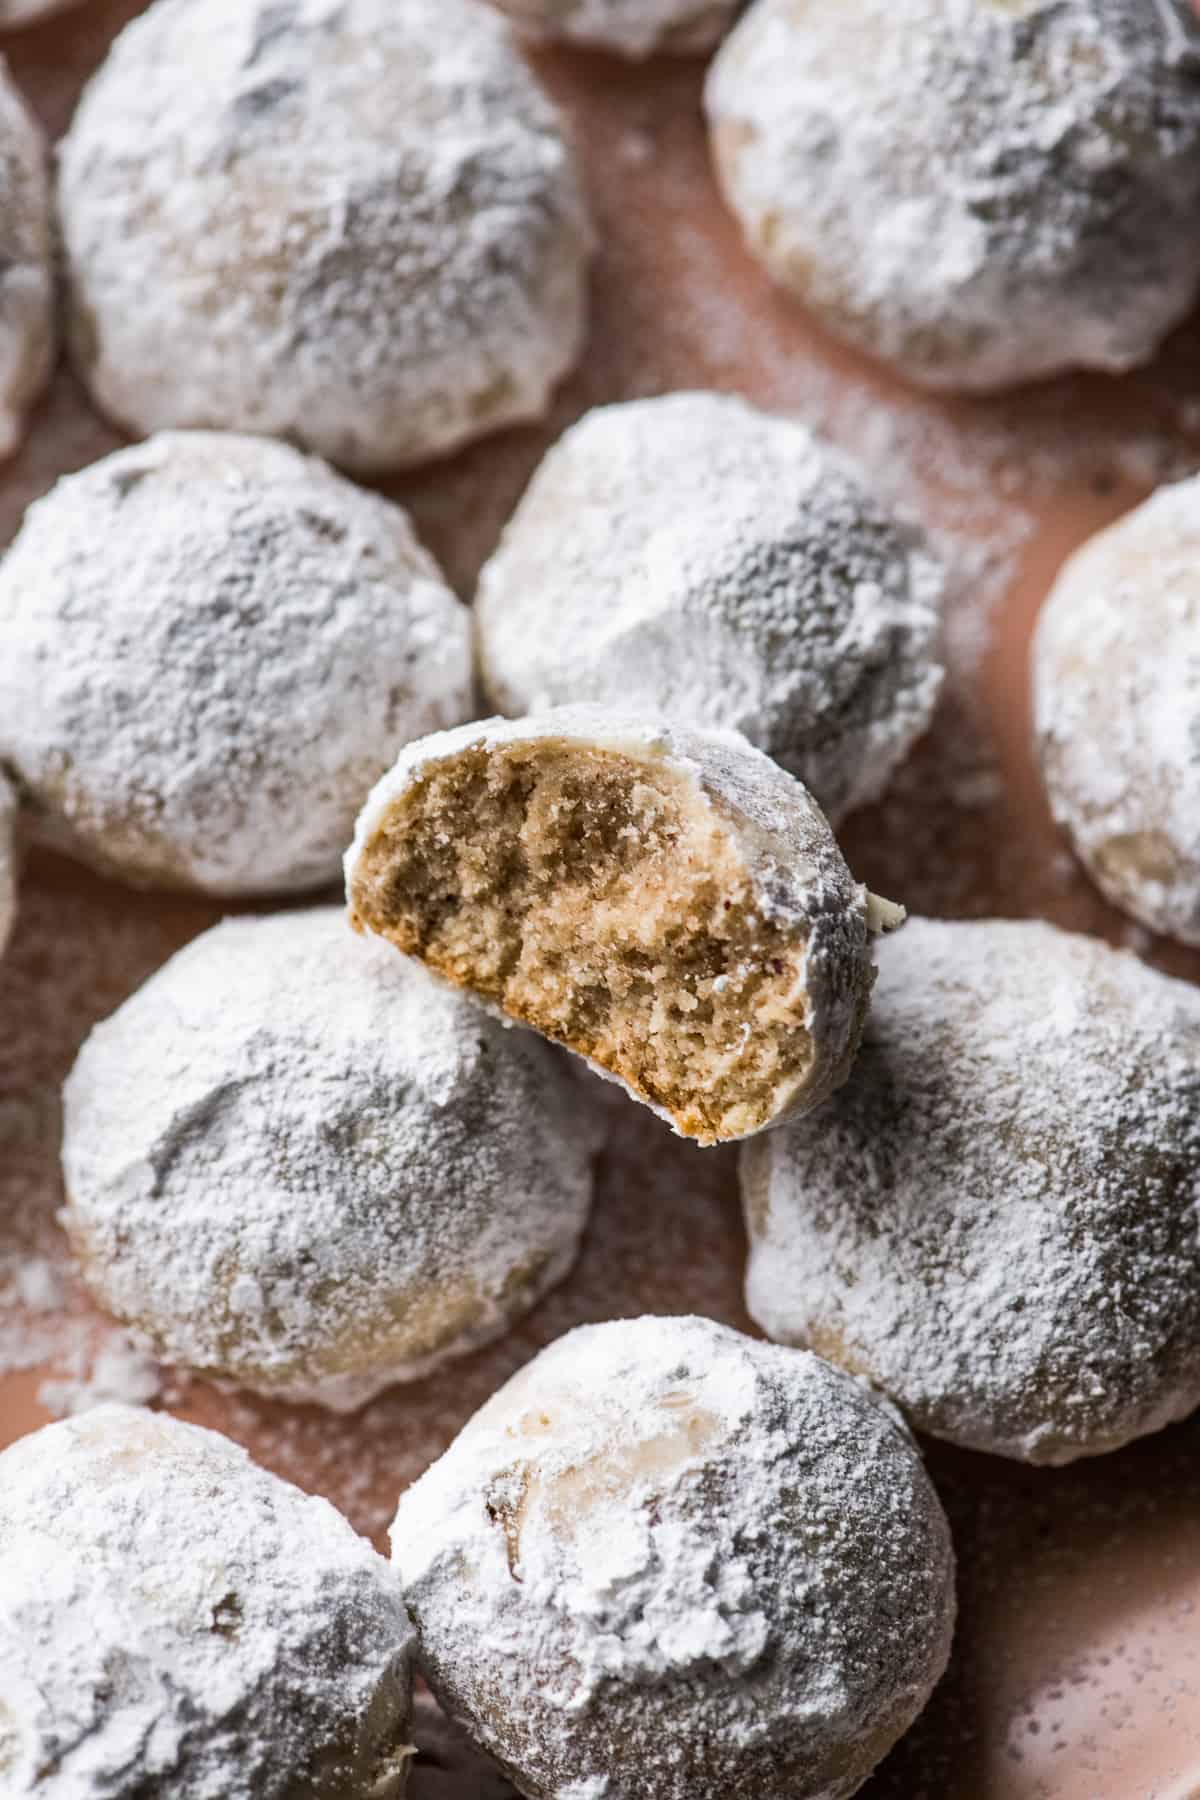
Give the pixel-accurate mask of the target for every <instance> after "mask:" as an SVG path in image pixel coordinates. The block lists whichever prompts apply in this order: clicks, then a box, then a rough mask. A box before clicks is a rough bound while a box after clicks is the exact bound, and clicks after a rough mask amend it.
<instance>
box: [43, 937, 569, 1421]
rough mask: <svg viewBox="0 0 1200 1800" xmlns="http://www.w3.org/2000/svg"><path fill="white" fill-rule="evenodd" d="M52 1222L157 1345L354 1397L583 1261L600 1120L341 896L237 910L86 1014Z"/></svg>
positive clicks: (450, 1350) (552, 1061) (522, 1041)
mask: <svg viewBox="0 0 1200 1800" xmlns="http://www.w3.org/2000/svg"><path fill="white" fill-rule="evenodd" d="M64 1102H65V1118H64V1128H63V1166H64V1172H65V1177H66V1189H67V1201H68V1203H67V1210H66V1214H65V1223H66V1226H67V1230H68V1234H69V1236H70V1237H71V1240H72V1242H73V1244H74V1246H75V1248H76V1251H77V1253H78V1255H79V1259H80V1263H81V1266H82V1269H83V1273H84V1277H85V1280H86V1281H87V1283H88V1285H89V1286H90V1288H91V1289H92V1291H93V1293H94V1294H95V1295H96V1297H97V1298H98V1299H99V1300H100V1302H101V1304H102V1305H104V1306H105V1307H106V1308H107V1309H108V1310H109V1311H111V1312H112V1313H114V1314H115V1315H116V1316H117V1317H118V1318H119V1319H121V1320H122V1321H123V1322H124V1323H126V1324H127V1325H128V1326H129V1327H130V1329H131V1330H132V1331H133V1332H134V1333H135V1335H136V1336H137V1337H138V1338H139V1340H144V1341H145V1343H146V1344H147V1345H148V1347H149V1348H150V1349H151V1350H152V1351H153V1353H154V1354H155V1355H157V1356H158V1357H160V1358H161V1359H163V1360H164V1361H168V1362H172V1363H177V1364H181V1365H183V1366H184V1367H185V1368H191V1369H198V1370H200V1371H202V1372H204V1373H207V1374H209V1375H213V1376H216V1377H218V1378H225V1379H228V1380H231V1381H233V1382H235V1383H237V1384H239V1385H242V1386H246V1387H250V1388H252V1389H255V1390H257V1391H259V1392H263V1393H267V1394H274V1395H277V1396H280V1397H282V1398H286V1399H291V1400H318V1401H321V1402H323V1403H324V1404H326V1405H330V1406H335V1407H338V1408H350V1407H355V1406H359V1405H361V1404H362V1403H363V1402H364V1401H365V1400H367V1399H369V1398H370V1397H371V1396H372V1395H373V1394H376V1393H378V1392H379V1391H380V1390H381V1389H382V1388H384V1387H386V1386H387V1385H388V1384H389V1383H391V1382H393V1381H397V1380H410V1379H412V1378H413V1377H414V1376H417V1375H421V1374H424V1373H426V1372H427V1371H428V1370H429V1369H430V1368H432V1367H434V1366H435V1365H436V1364H438V1363H439V1362H442V1361H444V1360H445V1359H446V1358H447V1357H449V1356H454V1355H461V1354H463V1353H464V1352H466V1351H468V1350H471V1349H474V1348H476V1347H477V1346H478V1345H480V1344H482V1343H486V1342H488V1341H489V1340H490V1339H492V1338H495V1337H497V1336H499V1335H500V1334H501V1333H502V1332H503V1331H504V1330H505V1329H506V1328H507V1326H508V1325H509V1324H510V1323H511V1321H512V1320H513V1318H514V1317H516V1316H518V1315H519V1314H521V1313H522V1312H525V1311H527V1310H528V1309H529V1308H530V1307H531V1306H533V1305H534V1304H535V1303H536V1301H537V1300H538V1299H539V1298H540V1297H541V1295H542V1294H543V1293H544V1292H545V1291H546V1290H547V1288H549V1287H551V1286H553V1285H554V1283H556V1282H557V1281H559V1280H561V1278H562V1277H563V1275H564V1274H565V1273H566V1271H567V1269H568V1268H569V1267H570V1265H571V1263H572V1262H573V1261H574V1258H575V1254H576V1251H577V1249H578V1246H579V1239H580V1235H581V1233H582V1231H583V1228H584V1225H585V1223H586V1220H587V1214H588V1207H589V1204H590V1200H591V1187H592V1181H591V1169H590V1157H591V1153H592V1151H593V1149H594V1147H595V1127H594V1125H593V1124H592V1123H591V1122H590V1121H589V1116H588V1111H587V1106H586V1103H585V1100H584V1097H583V1096H582V1094H581V1092H580V1090H579V1088H578V1086H577V1084H576V1083H575V1082H574V1081H572V1080H571V1079H570V1078H569V1076H568V1074H567V1073H566V1065H565V1064H564V1063H562V1062H560V1060H559V1059H558V1057H557V1056H556V1054H555V1053H554V1052H553V1051H551V1050H549V1049H548V1048H547V1046H546V1045H545V1044H543V1043H542V1041H541V1040H540V1039H538V1038H536V1037H534V1036H533V1035H532V1034H530V1033H527V1032H519V1031H508V1030H506V1029H504V1027H503V1026H502V1025H500V1024H498V1023H497V1022H496V1021H495V1020H493V1019H491V1018H490V1017H488V1016H487V1015H486V1014H485V1013H483V1012H482V1011H481V1010H480V1009H479V1008H478V1007H476V1006H474V1005H472V1004H471V1002H470V1001H468V1000H467V999H465V998H464V997H463V996H462V995H460V994H457V993H455V992H454V991H452V990H451V989H449V988H447V987H444V986H442V985H441V984H439V983H436V982H435V981H434V980H433V978H432V977H431V976H430V975H429V974H427V973H426V971H425V970H424V969H422V968H420V967H419V966H418V965H417V964H415V963H413V962H410V961H409V960H407V959H406V958H402V957H398V956H396V955H395V953H394V952H393V951H391V950H390V949H389V948H388V947H386V946H384V945H383V944H381V943H379V942H378V941H377V940H364V939H360V938H358V937H356V936H355V934H354V933H352V932H351V931H350V929H349V927H348V926H347V924H346V920H345V915H344V914H343V912H342V911H341V909H340V908H337V907H327V908H320V909H316V910H313V911H310V912H300V913H280V914H276V915H274V916H271V917H267V918H260V919H240V920H229V921H226V923H224V924H222V925H219V926H216V927H215V928H214V929H213V930H212V931H209V932H206V933H205V934H204V935H203V936H201V937H199V938H197V939H196V940H194V941H193V942H192V943H191V944H189V945H188V946H187V948H186V949H184V950H182V951H180V952H179V954H178V955H177V956H175V957H173V958H172V960H171V961H170V962H169V963H167V964H166V966H165V967H164V968H162V969H161V970H159V972H158V973H157V974H156V975H155V976H154V977H153V978H152V979H151V980H150V981H149V982H147V983H146V985H145V986H144V987H142V988H141V989H140V990H139V991H138V992H137V993H136V994H135V995H134V996H133V997H132V998H131V999H130V1000H128V1001H127V1002H126V1003H125V1005H124V1006H123V1007H121V1008H120V1009H119V1010H118V1011H117V1012H116V1013H115V1014H114V1015H113V1017H112V1018H111V1019H109V1020H107V1021H106V1022H105V1023H103V1024H101V1025H99V1026H97V1027H96V1029H95V1030H94V1031H93V1032H92V1034H91V1036H90V1037H89V1039H88V1040H87V1042H86V1043H85V1045H84V1047H83V1049H82V1050H81V1052H80V1054H79V1057H78V1059H77V1061H76V1064H75V1067H74V1069H73V1071H72V1073H71V1076H70V1079H69V1080H68V1082H67V1085H66V1089H65V1094H64Z"/></svg>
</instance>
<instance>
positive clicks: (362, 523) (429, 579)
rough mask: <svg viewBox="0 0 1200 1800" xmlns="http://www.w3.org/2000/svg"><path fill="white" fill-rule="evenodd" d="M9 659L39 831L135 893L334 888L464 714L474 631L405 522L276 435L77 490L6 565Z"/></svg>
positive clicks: (108, 472)
mask: <svg viewBox="0 0 1200 1800" xmlns="http://www.w3.org/2000/svg"><path fill="white" fill-rule="evenodd" d="M0 642H2V643H3V653H2V654H0V760H4V761H7V762H8V763H10V764H11V766H12V768H13V770H14V772H15V774H16V776H17V779H18V781H19V783H20V785H21V787H22V789H23V790H24V792H25V794H26V796H27V798H28V800H29V802H30V806H31V815H32V817H33V821H34V824H35V827H37V828H38V829H39V830H40V832H41V834H42V835H43V836H44V837H47V838H49V839H51V841H55V842H59V843H61V844H62V846H63V847H64V848H67V849H69V850H71V851H72V852H73V853H74V854H76V855H78V856H81V857H82V858H84V859H85V860H86V861H88V862H91V863H94V864H95V865H96V866H98V867H100V868H102V869H105V870H108V871H110V872H112V873H115V874H117V875H118V876H120V877H122V878H124V879H125V880H128V881H132V882H135V883H136V884H138V885H142V886H165V887H179V888H196V889H201V890H203V891H205V892H207V893H211V894H222V895H235V894H245V893H283V892H289V891H300V890H303V889H305V888H311V887H313V886H315V885H317V884H318V883H323V882H326V881H329V880H330V879H332V878H333V877H334V875H335V873H336V870H337V866H338V860H339V857H340V855H341V852H342V850H343V849H344V847H345V843H346V839H347V838H348V836H349V834H350V830H351V826H352V823H353V820H354V815H355V813H356V811H357V809H358V807H359V806H360V805H361V803H362V798H363V795H364V794H365V793H366V792H367V791H368V789H369V788H370V786H371V783H372V782H373V781H374V780H375V779H376V778H377V776H378V775H379V774H380V772H381V771H382V770H383V769H384V768H385V767H386V766H387V764H388V762H389V761H390V759H391V758H392V756H394V755H395V752H396V750H397V749H398V747H399V746H400V745H401V744H402V743H404V742H405V741H406V740H407V739H409V738H412V737H416V736H419V735H420V734H421V733H422V732H425V731H429V730H432V729H434V728H436V727H437V726H439V725H447V724H451V723H453V722H454V721H455V720H457V719H461V718H464V717H466V716H468V715H469V714H470V712H471V709H472V698H471V670H470V648H469V619H468V615H467V613H466V610H465V609H464V608H463V607H462V606H461V605H460V604H459V602H458V601H457V600H456V598H455V596H454V595H453V594H452V593H451V592H450V590H449V588H448V587H447V586H446V584H445V582H444V581H443V580H442V577H441V575H440V573H439V571H438V569H437V567H436V565H435V564H434V562H433V560H432V558H431V557H430V556H429V555H428V554H427V553H426V551H424V550H423V549H422V548H421V546H420V545H419V544H418V543H417V540H416V538H415V537H414V535H413V532H412V527H411V526H410V524H409V521H408V518H407V515H406V514H405V513H403V512H402V511H401V510H400V508H399V507H396V506H393V505H391V504H389V503H388V502H387V501H385V500H382V499H380V498H379V497H378V496H376V495H374V494H368V493H364V492H363V491H362V490H361V489H359V488H357V487H355V486H353V485H352V484H351V483H350V482H348V481H345V480H343V479H342V478H341V477H340V476H337V475H335V474H334V473H333V471H332V470H331V469H329V468H327V467H326V466H325V465H324V464H322V463H320V462H317V461H316V460H315V459H313V458H309V457H305V456H302V455H300V453H299V452H298V451H295V450H292V449H289V448H288V447H287V446H286V445H283V444H272V443H269V442H267V441H266V440H264V439H261V438H247V437H238V436H233V435H228V434H225V433H212V432H164V433H161V434H160V435H159V436H157V437H155V438H152V439H150V440H149V442H147V443H144V444H137V445H135V446H133V447H132V448H130V449H127V450H120V451H117V452H116V453H115V454H114V455H112V456H107V457H104V458H103V459H102V460H101V461H100V462H97V463H93V464H92V466H91V467H90V468H87V469H84V470H82V471H81V472H80V473H79V474H77V475H69V476H65V477H64V478H63V479H62V480H60V481H59V482H58V483H57V485H56V486H55V487H54V488H53V489H52V490H51V492H50V493H49V494H48V495H47V496H46V498H45V499H43V500H40V501H38V502H37V503H36V504H35V505H33V506H32V507H30V509H29V511H28V512H27V514H26V515H25V522H24V524H23V525H22V527H21V530H20V532H19V534H18V536H17V538H16V540H15V542H14V544H13V545H12V547H11V549H10V550H9V551H8V553H7V555H6V556H5V558H4V560H3V562H2V563H0Z"/></svg>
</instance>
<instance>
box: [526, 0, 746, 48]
mask: <svg viewBox="0 0 1200 1800" xmlns="http://www.w3.org/2000/svg"><path fill="white" fill-rule="evenodd" d="M495 4H496V5H498V6H499V8H500V10H501V12H505V13H507V14H508V16H509V18H510V19H512V20H513V21H514V22H515V23H516V24H517V25H519V26H520V27H521V29H522V30H523V31H527V32H529V33H530V34H531V35H532V36H534V37H541V38H561V39H564V40H565V41H566V42H567V43H573V44H583V45H585V46H586V47H587V48H589V49H593V50H610V51H613V52H614V53H615V54H616V55H617V56H627V57H631V58H633V59H634V60H635V61H640V60H641V58H642V57H645V56H652V55H653V54H654V53H655V52H656V51H671V52H676V53H678V54H680V55H684V56H686V55H689V54H691V53H692V52H694V51H699V50H710V49H711V48H712V46H713V45H714V44H715V43H717V42H718V41H719V40H720V38H721V37H723V36H724V34H725V32H726V31H727V30H728V28H729V26H730V25H731V24H732V23H733V18H734V14H735V13H736V12H737V9H738V6H739V4H740V0H495Z"/></svg>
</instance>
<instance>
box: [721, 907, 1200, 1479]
mask: <svg viewBox="0 0 1200 1800" xmlns="http://www.w3.org/2000/svg"><path fill="white" fill-rule="evenodd" d="M742 1178H743V1191H744V1195H745V1204H746V1219H747V1224H748V1227H749V1232H750V1240H751V1251H750V1263H749V1270H748V1275H747V1304H748V1306H749V1309H750V1312H751V1314H752V1315H753V1317H754V1318H755V1319H756V1320H757V1321H758V1323H759V1324H760V1325H762V1326H763V1328H764V1329H765V1330H766V1331H767V1332H768V1333H769V1335H770V1336H771V1337H773V1338H776V1339H779V1340H781V1341H783V1342H786V1343H793V1344H801V1345H805V1346H807V1347H808V1348H809V1349H812V1350H816V1351H817V1352H818V1353H819V1354H821V1355H823V1356H827V1357H829V1358H830V1359H831V1360H832V1361H834V1362H836V1363H838V1364H840V1365H841V1366H842V1367H843V1368H845V1369H847V1370H849V1371H850V1372H851V1373H853V1374H855V1375H861V1376H864V1377H866V1379H868V1380H869V1381H872V1382H874V1383H875V1384H876V1386H878V1387H880V1388H882V1389H883V1391H884V1392H885V1393H888V1394H890V1395H891V1396H892V1398H893V1399H894V1400H896V1401H897V1402H898V1403H899V1404H900V1405H901V1406H902V1407H903V1408H904V1409H905V1411H906V1412H907V1413H908V1415H909V1417H910V1418H911V1419H912V1421H913V1423H914V1424H915V1425H917V1426H918V1427H919V1428H920V1429H922V1430H924V1431H929V1432H933V1433H935V1434H936V1435H937V1436H939V1437H945V1438H949V1439H950V1440H951V1441H952V1442H954V1443H959V1444H965V1445H967V1446H969V1447H971V1448H973V1449H977V1450H990V1451H995V1452H998V1453H999V1454H1001V1455H1005V1456H1013V1457H1018V1458H1021V1459H1024V1460H1026V1461H1029V1462H1041V1463H1064V1462H1069V1461H1071V1460H1072V1459H1073V1458H1075V1457H1078V1456H1090V1455H1096V1454H1097V1453H1099V1452H1101V1451H1105V1450H1112V1449H1116V1448H1117V1447H1119V1446H1120V1445H1121V1444H1124V1443H1127V1442H1128V1441H1129V1440H1130V1439H1131V1438H1135V1437H1138V1436H1140V1435H1142V1434H1143V1433H1145V1432H1148V1431H1154V1430H1157V1429H1158V1428H1159V1427H1160V1426H1163V1425H1166V1424H1168V1423H1170V1422H1171V1421H1172V1420H1173V1419H1179V1418H1183V1417H1185V1416H1186V1415H1187V1414H1188V1413H1190V1412H1191V1411H1192V1410H1193V1409H1194V1408H1195V1407H1196V1406H1197V1405H1198V1404H1200V1232H1198V1230H1197V1206H1198V1203H1200V990H1197V989H1196V988H1195V987H1193V986H1192V985H1191V984H1189V983H1187V982H1182V981H1174V980H1171V979H1170V978H1169V977H1167V976H1165V975H1160V974H1158V973H1157V971H1155V970H1154V969H1151V968H1148V967H1146V966H1145V965H1144V964H1142V963H1140V962H1139V961H1138V960H1137V959H1136V958H1135V957H1133V956H1131V955H1130V954H1128V953H1127V952H1126V953H1123V952H1120V951H1116V950H1112V949H1110V948H1109V947H1108V945H1107V944H1103V943H1101V942H1099V941H1097V940H1095V939H1093V938H1086V937H1080V936H1076V935H1074V934H1072V933H1069V932H1063V931H1059V930H1057V929H1056V928H1055V927H1054V926H1051V925H1045V924H1042V923H1040V922H1003V921H996V920H983V921H975V922H971V923H964V924H950V923H945V922H941V921H935V920H924V919H912V920H910V921H909V923H908V924H907V925H906V926H905V928H904V930H903V931H901V932H898V933H897V934H896V936H895V937H893V938H890V939H888V940H887V941H886V942H884V943H883V944H882V945H881V946H880V952H879V980H878V982H877V984H876V988H875V995H874V999H873V1003H872V1007H871V1015H870V1018H869V1019H868V1021H867V1029H866V1033H865V1035H864V1038H863V1046H862V1050H861V1052H860V1054H859V1059H858V1062H857V1063H856V1065H855V1067H854V1070H853V1072H852V1074H851V1076H850V1079H849V1081H848V1082H847V1083H846V1085H845V1087H844V1088H843V1089H842V1090H841V1092H840V1093H838V1094H835V1095H834V1097H833V1099H832V1100H830V1101H829V1102H828V1103H827V1104H826V1105H825V1106H824V1107H822V1108H821V1109H820V1111H819V1112H817V1113H814V1114H813V1115H812V1117H811V1118H809V1119H805V1120H804V1121H803V1123H802V1124H801V1125H799V1126H796V1127H794V1128H792V1127H786V1126H785V1127H784V1128H783V1130H781V1131H779V1132H775V1133H772V1134H771V1135H770V1137H769V1138H768V1139H765V1140H764V1141H763V1142H762V1143H761V1144H757V1145H755V1146H752V1147H751V1146H748V1147H747V1149H746V1151H745V1153H744V1156H743V1163H742Z"/></svg>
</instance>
